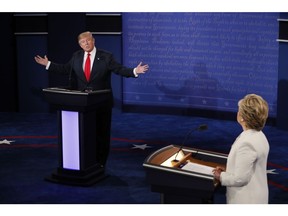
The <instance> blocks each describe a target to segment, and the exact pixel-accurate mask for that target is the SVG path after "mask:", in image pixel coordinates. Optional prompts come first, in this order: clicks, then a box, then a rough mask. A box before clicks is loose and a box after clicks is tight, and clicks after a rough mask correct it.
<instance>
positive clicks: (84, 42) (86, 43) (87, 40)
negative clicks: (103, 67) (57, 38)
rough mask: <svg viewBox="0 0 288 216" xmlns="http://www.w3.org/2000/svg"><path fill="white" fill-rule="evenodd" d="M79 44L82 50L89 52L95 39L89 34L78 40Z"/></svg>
mask: <svg viewBox="0 0 288 216" xmlns="http://www.w3.org/2000/svg"><path fill="white" fill-rule="evenodd" d="M79 45H80V47H81V48H82V49H83V50H84V51H86V52H91V51H92V50H93V48H94V45H95V39H94V37H91V36H84V37H82V38H81V39H80V40H79Z"/></svg>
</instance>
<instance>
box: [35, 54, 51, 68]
mask: <svg viewBox="0 0 288 216" xmlns="http://www.w3.org/2000/svg"><path fill="white" fill-rule="evenodd" d="M34 59H35V61H36V62H37V63H38V64H41V65H44V66H47V64H48V61H49V60H48V58H47V56H46V55H45V56H44V58H42V57H41V56H39V55H37V56H35V57H34Z"/></svg>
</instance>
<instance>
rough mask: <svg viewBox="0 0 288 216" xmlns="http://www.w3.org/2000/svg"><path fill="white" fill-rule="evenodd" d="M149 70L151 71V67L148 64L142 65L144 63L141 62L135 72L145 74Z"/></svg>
mask: <svg viewBox="0 0 288 216" xmlns="http://www.w3.org/2000/svg"><path fill="white" fill-rule="evenodd" d="M148 69H149V65H148V64H145V65H142V62H140V63H139V64H138V65H137V67H136V71H135V72H136V73H137V74H143V73H145V72H146V71H147V70H148Z"/></svg>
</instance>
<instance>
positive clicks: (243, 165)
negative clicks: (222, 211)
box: [214, 94, 269, 204]
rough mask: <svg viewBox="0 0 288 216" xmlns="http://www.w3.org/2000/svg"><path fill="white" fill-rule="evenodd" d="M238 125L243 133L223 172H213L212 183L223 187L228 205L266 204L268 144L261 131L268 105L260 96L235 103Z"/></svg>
mask: <svg viewBox="0 0 288 216" xmlns="http://www.w3.org/2000/svg"><path fill="white" fill-rule="evenodd" d="M238 106H239V109H238V113H237V121H238V123H239V124H240V125H241V126H242V128H243V132H242V133H241V134H240V135H239V136H238V137H237V139H236V140H235V142H234V143H233V145H232V147H231V150H230V152H229V155H228V159H227V164H226V170H225V169H224V168H223V167H216V168H215V169H214V177H215V179H217V180H219V181H220V182H221V185H222V186H226V189H227V191H226V199H227V203H228V204H257V203H259V204H260V203H261V204H268V195H269V191H268V183H267V171H266V170H267V158H268V153H269V143H268V141H267V138H266V136H265V134H264V133H263V132H262V129H263V128H264V126H265V123H266V120H267V117H268V104H267V102H266V101H265V100H264V99H263V98H262V97H261V96H259V95H255V94H249V95H246V96H245V97H244V98H243V99H242V100H240V101H239V102H238Z"/></svg>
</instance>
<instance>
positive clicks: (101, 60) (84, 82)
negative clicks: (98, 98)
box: [35, 31, 149, 166]
mask: <svg viewBox="0 0 288 216" xmlns="http://www.w3.org/2000/svg"><path fill="white" fill-rule="evenodd" d="M78 43H79V45H80V47H81V48H82V50H79V51H77V52H75V53H74V54H73V56H72V58H71V59H70V61H69V62H68V63H66V64H56V63H53V62H51V61H49V60H48V58H47V56H46V55H45V56H44V58H43V57H41V56H39V55H37V56H35V61H36V62H37V63H38V64H41V65H44V66H45V67H46V69H47V70H48V71H49V72H56V73H63V74H69V79H70V83H71V87H72V89H76V90H80V91H91V90H103V89H111V74H112V72H113V73H116V74H118V75H121V76H124V77H134V78H136V77H138V76H139V74H144V73H145V72H146V71H147V70H148V69H149V66H148V65H147V64H145V65H142V62H140V63H139V64H138V65H137V67H135V68H127V67H125V66H123V65H121V64H119V63H118V62H117V61H115V59H114V57H113V55H112V54H111V53H109V52H107V51H104V50H100V49H96V47H95V39H94V37H93V35H92V34H91V32H89V31H87V32H83V33H81V34H80V35H79V36H78ZM112 106H113V95H112V92H111V94H110V100H109V102H108V103H105V104H103V105H102V106H100V107H99V108H97V109H98V110H97V111H96V113H97V114H96V119H95V120H96V121H97V125H98V126H97V129H96V131H95V133H96V134H97V138H98V140H97V143H98V144H97V159H98V160H99V163H100V164H101V165H102V166H105V164H106V161H107V159H108V155H109V151H110V130H111V115H112Z"/></svg>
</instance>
